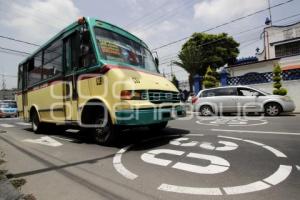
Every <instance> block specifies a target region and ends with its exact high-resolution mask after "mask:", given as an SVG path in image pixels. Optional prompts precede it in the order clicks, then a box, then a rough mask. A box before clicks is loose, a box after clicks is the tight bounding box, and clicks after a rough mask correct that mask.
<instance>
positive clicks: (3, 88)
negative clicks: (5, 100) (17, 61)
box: [2, 74, 6, 90]
mask: <svg viewBox="0 0 300 200" xmlns="http://www.w3.org/2000/svg"><path fill="white" fill-rule="evenodd" d="M5 89H6V83H5V75H4V74H2V90H5Z"/></svg>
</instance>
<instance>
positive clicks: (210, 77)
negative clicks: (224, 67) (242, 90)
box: [203, 66, 218, 88]
mask: <svg viewBox="0 0 300 200" xmlns="http://www.w3.org/2000/svg"><path fill="white" fill-rule="evenodd" d="M217 83H218V81H217V79H216V77H215V76H214V73H213V70H212V69H211V68H210V66H208V68H207V70H206V73H205V75H204V78H203V85H204V87H205V88H212V87H216V86H217Z"/></svg>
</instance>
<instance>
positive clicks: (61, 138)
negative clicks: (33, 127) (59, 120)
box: [51, 136, 75, 142]
mask: <svg viewBox="0 0 300 200" xmlns="http://www.w3.org/2000/svg"><path fill="white" fill-rule="evenodd" d="M51 137H52V138H56V139H59V140H64V141H67V142H74V141H75V140H72V139H68V138H63V137H58V136H51Z"/></svg>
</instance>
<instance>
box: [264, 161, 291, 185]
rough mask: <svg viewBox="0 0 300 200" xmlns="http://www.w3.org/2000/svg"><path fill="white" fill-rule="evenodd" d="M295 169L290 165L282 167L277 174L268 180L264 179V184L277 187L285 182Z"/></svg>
mask: <svg viewBox="0 0 300 200" xmlns="http://www.w3.org/2000/svg"><path fill="white" fill-rule="evenodd" d="M292 169H293V167H292V166H289V165H280V166H279V168H278V169H277V171H276V172H275V173H273V174H272V175H271V176H269V177H268V178H265V179H264V182H267V183H269V184H271V185H277V184H279V183H281V182H282V181H284V180H285V179H286V178H287V177H288V176H289V175H290V173H291V172H292Z"/></svg>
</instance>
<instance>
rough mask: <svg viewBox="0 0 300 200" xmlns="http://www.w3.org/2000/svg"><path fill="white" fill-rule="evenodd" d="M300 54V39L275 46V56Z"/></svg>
mask: <svg viewBox="0 0 300 200" xmlns="http://www.w3.org/2000/svg"><path fill="white" fill-rule="evenodd" d="M297 54H300V41H296V42H290V43H286V44H280V45H276V46H275V56H276V58H278V57H284V56H291V55H297Z"/></svg>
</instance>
